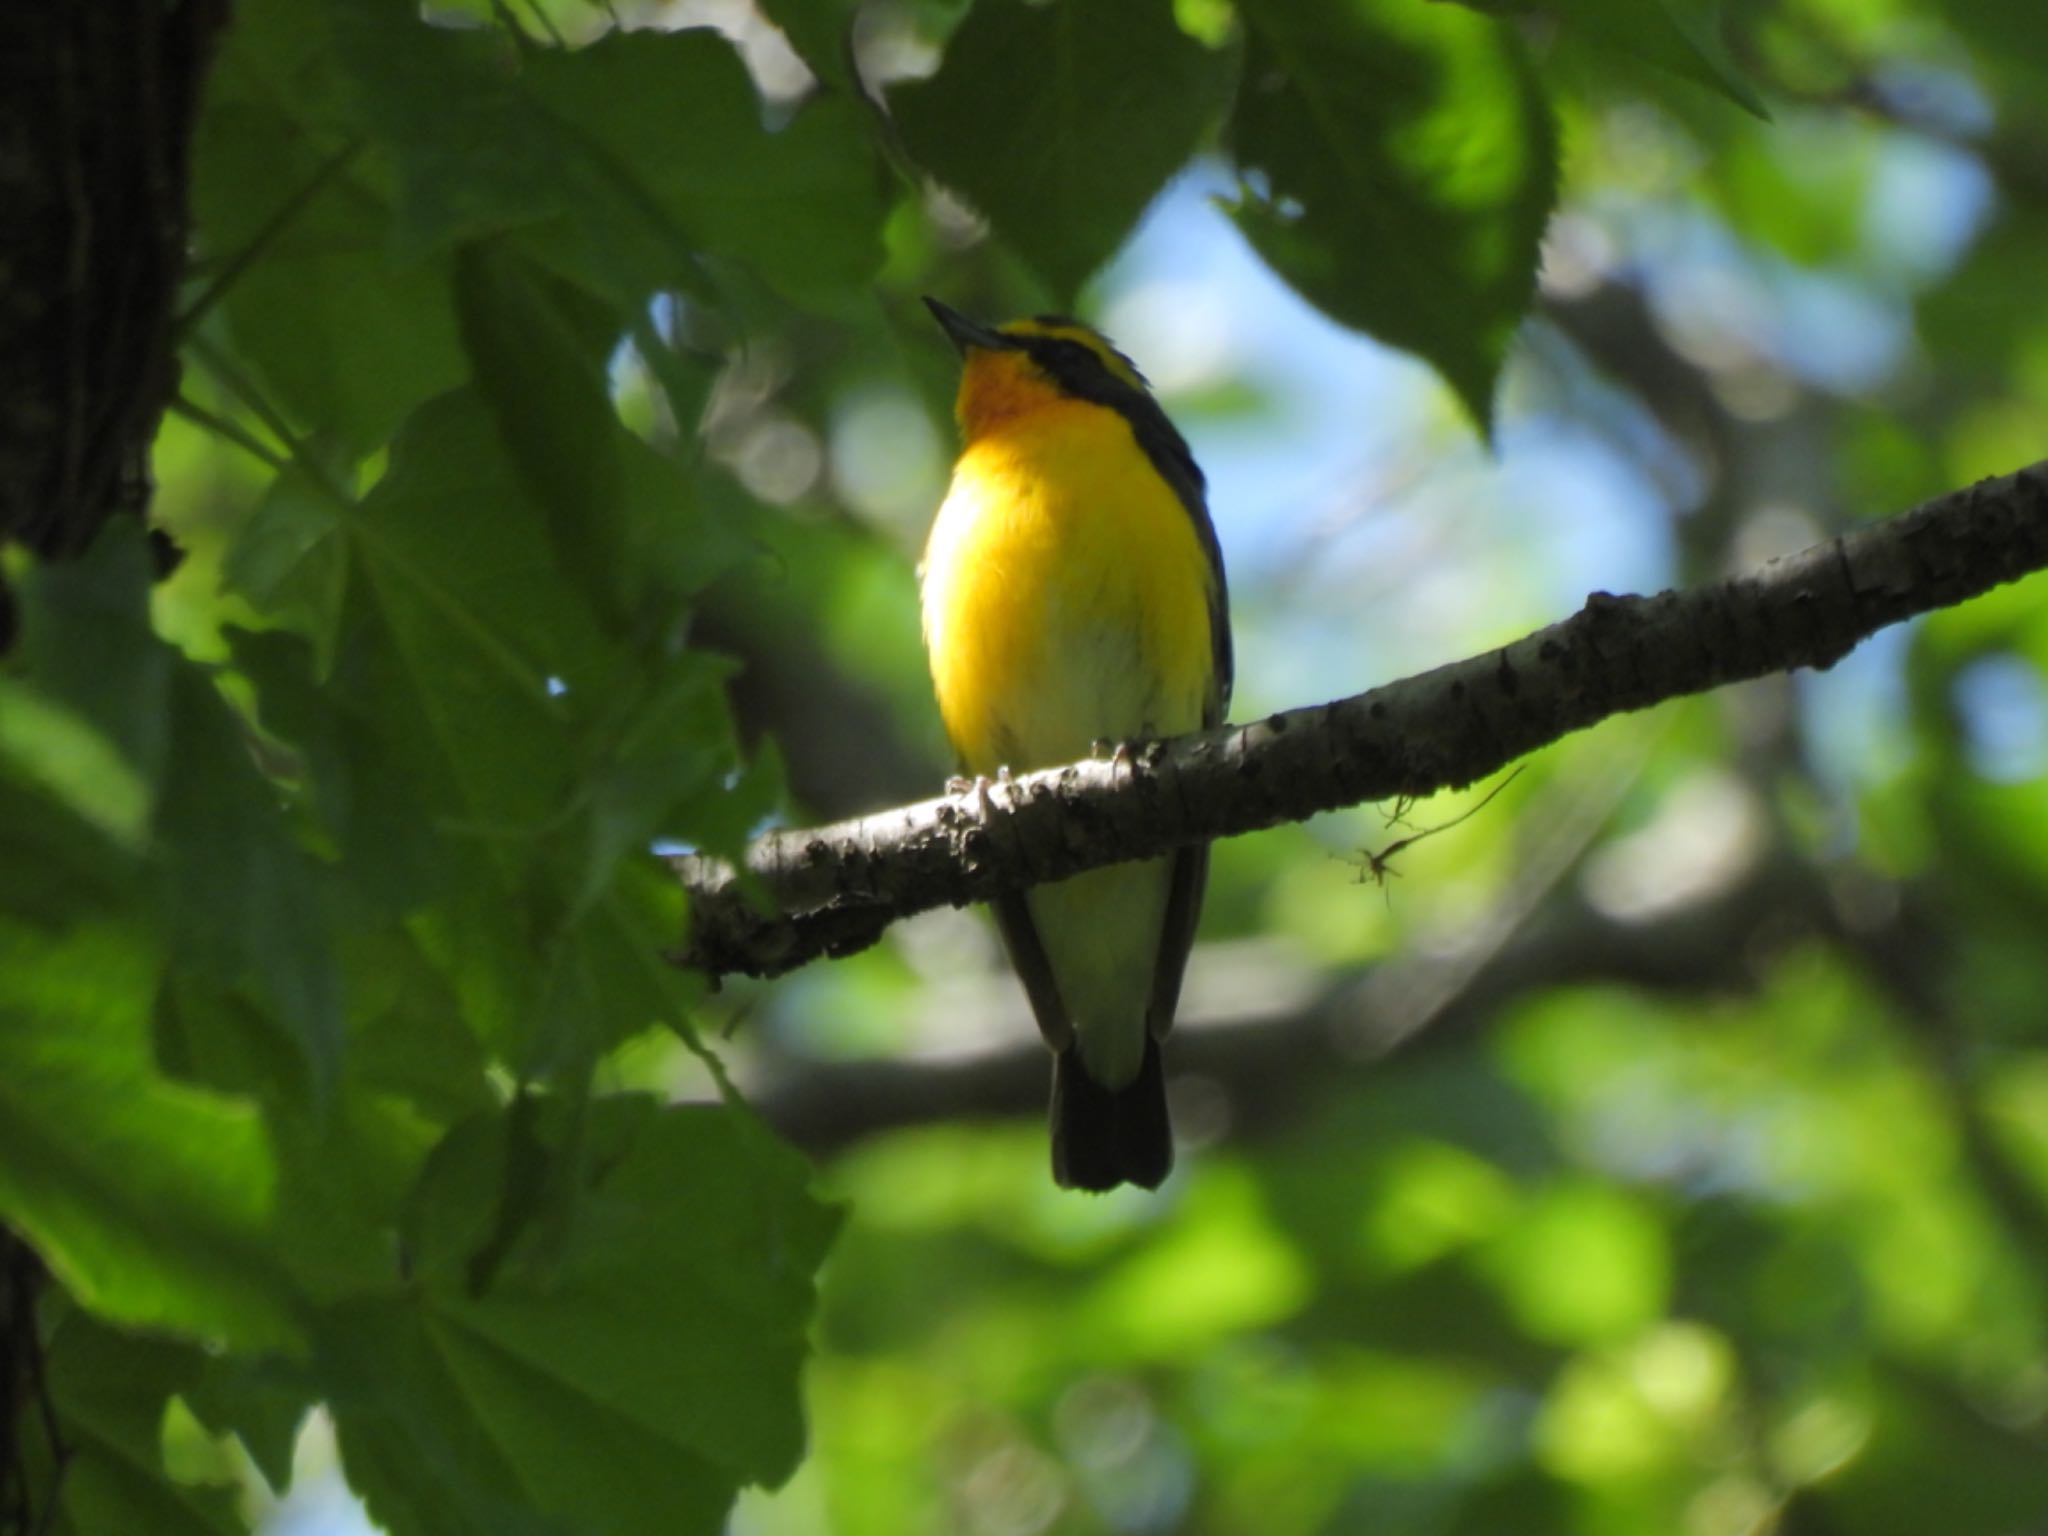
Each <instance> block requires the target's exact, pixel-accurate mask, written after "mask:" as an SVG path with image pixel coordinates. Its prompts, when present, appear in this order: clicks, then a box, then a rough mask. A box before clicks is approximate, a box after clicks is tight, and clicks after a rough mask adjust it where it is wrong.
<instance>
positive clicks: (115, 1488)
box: [22, 1308, 246, 1536]
mask: <svg viewBox="0 0 2048 1536" xmlns="http://www.w3.org/2000/svg"><path fill="white" fill-rule="evenodd" d="M45 1365H46V1368H47V1370H48V1373H49V1375H48V1380H49V1384H50V1397H51V1400H52V1402H53V1403H54V1404H55V1406H56V1409H57V1417H58V1423H59V1426H60V1432H61V1433H62V1435H63V1437H64V1444H65V1447H66V1448H67V1450H68V1451H69V1452H70V1459H69V1461H68V1462H67V1463H66V1465H65V1467H64V1470H63V1473H62V1476H61V1479H57V1480H54V1482H53V1479H52V1478H51V1476H50V1473H49V1471H48V1470H47V1468H46V1467H45V1468H44V1469H41V1470H42V1475H41V1476H39V1477H36V1478H34V1479H33V1486H36V1487H37V1488H39V1489H42V1488H50V1487H53V1486H54V1487H55V1488H56V1490H57V1491H58V1493H59V1494H60V1499H59V1503H58V1510H59V1515H60V1518H59V1520H58V1521H57V1523H56V1524H54V1525H53V1526H51V1527H50V1529H51V1530H52V1531H53V1532H71V1533H76V1536H101V1533H104V1532H114V1531H123V1532H126V1531H148V1532H149V1533H150V1536H236V1533H238V1532H241V1531H243V1530H245V1529H246V1527H245V1526H244V1525H243V1523H242V1521H241V1518H240V1516H239V1514H238V1513H237V1509H236V1505H237V1502H238V1497H237V1495H238V1490H237V1489H236V1488H235V1487H234V1486H233V1485H231V1484H226V1483H199V1484H194V1483H186V1482H179V1481H175V1480H173V1478H172V1476H171V1474H170V1472H169V1471H168V1470H167V1469H166V1467H165V1465H164V1454H163V1422H164V1414H165V1411H166V1410H167V1409H168V1408H169V1407H170V1406H171V1402H172V1399H173V1398H174V1397H175V1396H176V1395H178V1394H180V1393H182V1392H184V1391H186V1390H187V1389H189V1388H190V1387H192V1386H193V1385H194V1384H196V1383H197V1382H198V1381H199V1380H200V1379H201V1378H202V1376H203V1374H204V1372H205V1369H206V1357H205V1356H204V1355H202V1354H200V1353H199V1352H198V1351H197V1350H194V1349H190V1348H187V1347H184V1346H181V1345H176V1344H171V1343H167V1342H165V1341H163V1340H159V1339H150V1338H144V1337H140V1336H136V1335H129V1334H121V1333H116V1332H114V1331H113V1330H112V1329H110V1328H107V1327H106V1326H104V1325H103V1324H101V1323H99V1322H97V1321H96V1320H95V1319H93V1318H92V1317H90V1316H88V1315H86V1314H85V1313H84V1312H82V1311H79V1310H77V1309H75V1308H74V1309H72V1310H70V1311H68V1312H66V1313H64V1314H63V1317H62V1320H61V1321H60V1322H59V1323H58V1324H57V1326H56V1327H55V1329H54V1330H53V1331H52V1333H51V1336H50V1341H49V1345H48V1351H47V1354H46V1356H45ZM23 1422H24V1424H32V1423H36V1421H35V1420H34V1419H33V1418H32V1417H31V1416H28V1415H24V1419H23ZM40 1429H41V1427H40V1424H37V1425H36V1428H35V1429H34V1430H31V1431H30V1432H29V1433H27V1434H26V1435H24V1436H23V1441H22V1444H23V1448H24V1449H25V1450H26V1451H27V1452H28V1453H29V1454H30V1455H31V1456H33V1457H34V1458H35V1459H36V1460H37V1461H42V1460H43V1458H44V1456H45V1455H46V1454H47V1450H48V1447H47V1446H46V1445H45V1444H43V1442H42V1436H41V1432H40Z"/></svg>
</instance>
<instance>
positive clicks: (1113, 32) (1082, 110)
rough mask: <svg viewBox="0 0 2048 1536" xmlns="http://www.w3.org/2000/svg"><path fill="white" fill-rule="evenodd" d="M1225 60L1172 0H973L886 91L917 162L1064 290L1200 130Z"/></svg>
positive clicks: (1225, 77) (1107, 252) (1210, 113)
mask: <svg viewBox="0 0 2048 1536" xmlns="http://www.w3.org/2000/svg"><path fill="white" fill-rule="evenodd" d="M1137 60H1142V61H1143V64H1142V66H1139V65H1136V64H1135V63H1134V61H1137ZM1229 69H1230V60H1229V57H1228V55H1226V54H1224V53H1220V52H1217V51H1214V50H1211V49H1208V48H1205V47H1203V46H1202V45H1201V44H1200V43H1198V42H1196V41H1195V40H1194V39H1193V38H1191V37H1189V36H1188V35H1187V34H1186V33H1185V32H1183V31H1182V30H1181V29H1180V28H1179V27H1178V26H1177V25H1176V24H1175V22H1174V17H1173V6H1172V5H1171V3H1170V0H1128V3H1125V4H1121V5H1113V6H1105V5H1089V4H1086V3H1085V0H1051V3H1049V4H1043V5H1031V4H1026V3H1025V0H982V3H981V4H979V5H976V6H975V7H974V9H973V10H972V11H970V12H969V13H968V16H967V19H966V20H965V21H964V22H962V23H961V25H960V28H959V30H958V31H956V32H955V33H954V34H953V37H952V41H951V42H950V43H949V44H948V45H947V47H946V54H945V58H944V59H943V60H942V61H941V62H940V65H939V71H938V73H937V74H935V75H933V76H932V77H931V78H930V79H928V80H922V81H918V82H915V83H913V84H909V85H904V86H899V87H898V88H897V89H896V90H894V91H891V92H890V93H889V107H890V111H891V112H892V113H893V114H894V116H895V118H896V122H897V125H898V127H899V128H900V130H901V132H902V136H903V141H904V143H905V144H906V145H907V146H908V148H909V149H910V152H911V153H912V154H913V155H915V156H916V157H917V159H918V161H919V163H920V164H922V165H923V166H925V167H926V168H927V169H928V170H930V171H931V172H932V174H933V175H935V176H936V177H938V179H939V180H941V181H943V182H945V183H946V185H948V186H950V187H952V188H953V189H955V190H956V191H958V192H960V193H962V194H963V195H964V196H966V198H967V199H968V200H969V201H970V202H972V203H973V204H974V205H975V207H977V208H978V209H980V210H981V212H982V213H984V214H985V215H987V217H988V220H989V222H990V223H991V224H992V225H993V226H994V227H995V230H996V232H997V233H998V234H999V235H1001V236H1002V238H1003V239H1004V240H1005V241H1006V242H1007V243H1008V244H1010V245H1011V246H1012V247H1013V248H1015V249H1016V251H1017V252H1018V254H1020V255H1021V256H1023V257H1024V259H1025V260H1026V261H1027V262H1029V263H1030V264H1031V266H1032V267H1033V268H1034V269H1036V270H1037V272H1038V273H1039V275H1040V276H1041V277H1043V278H1044V279H1045V281H1046V282H1047V284H1048V285H1049V286H1050V287H1051V288H1052V290H1053V292H1054V294H1055V295H1056V296H1057V298H1058V300H1059V301H1060V302H1062V303H1067V302H1070V301H1071V300H1072V299H1073V296H1074V294H1075V292H1076V290H1078V289H1079V288H1080V286H1081V283H1082V282H1083V280H1084V279H1086V278H1087V276H1088V275H1089V273H1091V272H1093V271H1094V270H1095V269H1096V268H1097V267H1099V266H1101V265H1102V263H1103V262H1105V261H1107V260H1108V259H1109V257H1110V256H1111V255H1112V254H1113V253H1114V252H1115V250H1116V248H1117V247H1118V246H1119V245H1121V244H1122V243H1123V240H1124V237H1125V236H1126V235H1128V234H1129V233H1130V231H1131V228H1132V226H1133V225H1135V224H1136V223H1137V221H1138V216H1139V215H1140V214H1142V213H1143V212H1144V211H1145V206H1146V204H1148V203H1150V202H1151V201H1152V199H1153V197H1154V196H1155V195H1156V194H1157V193H1158V191H1159V189H1160V188H1161V187H1163V186H1164V185H1165V184H1166V181H1167V178H1168V177H1170V176H1171V175H1172V174H1173V173H1174V172H1175V171H1177V170H1178V169H1180V167H1181V166H1182V165H1183V164H1185V163H1186V161H1187V159H1188V157H1189V156H1190V155H1192V154H1193V153H1194V152H1195V150H1196V149H1197V147H1198V146H1199V145H1200V143H1201V139H1202V135H1203V133H1204V132H1205V131H1206V130H1207V129H1208V127H1209V126H1210V124H1211V123H1212V122H1213V121H1214V120H1215V118H1216V115H1217V113H1218V111H1219V110H1220V109H1221V107H1222V105H1223V100H1224V92H1225V90H1226V88H1227V85H1228V81H1229Z"/></svg>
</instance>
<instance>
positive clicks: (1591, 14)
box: [1543, 0, 1771, 122]
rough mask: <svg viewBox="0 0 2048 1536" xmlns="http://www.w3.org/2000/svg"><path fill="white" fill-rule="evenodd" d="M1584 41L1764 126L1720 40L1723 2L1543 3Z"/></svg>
mask: <svg viewBox="0 0 2048 1536" xmlns="http://www.w3.org/2000/svg"><path fill="white" fill-rule="evenodd" d="M1543 9H1546V10H1548V11H1550V12H1551V13H1553V14H1554V15H1555V16H1556V17H1557V18H1558V20H1559V21H1561V22H1563V23H1564V25H1565V26H1567V27H1569V28H1571V29H1572V30H1573V32H1574V33H1575V34H1576V35H1578V36H1579V37H1581V38H1583V39H1584V40H1585V41H1586V42H1588V43H1592V44H1594V45H1596V46H1599V47H1602V48H1615V49H1619V50H1621V51H1622V52H1624V53H1629V54H1633V55H1634V56H1635V57H1637V58H1639V59H1642V60H1644V61H1645V62H1647V63H1650V64H1654V65H1656V66H1657V67H1658V68H1659V69H1663V70H1668V71H1670V72H1671V73H1672V74H1674V75H1677V76H1679V77H1680V78H1681V79H1685V80H1690V81H1691V82H1692V83H1693V84H1695V85H1698V86H1703V87H1705V88H1706V89H1707V90H1710V91H1713V92H1714V93H1716V94H1717V95H1720V96H1723V97H1726V98H1727V99H1728V100H1729V101H1732V102H1734V103H1735V104H1736V105H1737V106H1738V107H1741V108H1742V109H1743V111H1745V112H1748V113H1750V114H1752V115H1753V116H1756V117H1759V118H1761V119H1763V120H1764V121H1765V122H1769V121H1770V118H1771V114H1770V111H1769V110H1768V109H1767V108H1766V107H1765V106H1764V101H1763V98H1762V97H1761V96H1759V95H1758V94H1757V90H1756V83H1755V82H1754V81H1752V80H1751V79H1750V77H1749V74H1748V72H1747V71H1745V70H1744V69H1743V68H1742V66H1741V65H1739V64H1737V63H1736V62H1735V60H1734V58H1733V56H1731V55H1730V54H1729V52H1728V47H1727V44H1725V43H1724V42H1722V41H1721V11H1722V0H1548V3H1547V4H1546V5H1545V6H1544V7H1543Z"/></svg>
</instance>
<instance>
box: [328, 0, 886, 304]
mask: <svg viewBox="0 0 2048 1536" xmlns="http://www.w3.org/2000/svg"><path fill="white" fill-rule="evenodd" d="M332 16H333V24H334V29H335V36H336V39H337V43H338V46H339V48H340V51H341V56H342V59H343V62H344V65H345V68H346V69H347V71H348V73H349V75H350V77H351V78H352V80H353V81H354V83H355V88H356V99H357V104H358V105H357V110H358V122H359V124H360V127H361V129H362V131H363V132H364V133H365V134H368V135H371V136H373V137H375V138H377V139H378V140H379V141H380V142H381V143H382V144H384V146H385V147H386V148H387V150H388V151H389V153H390V154H391V155H392V157H393V159H394V161H395V162H396V166H397V170H398V180H399V189H400V190H399V213H398V240H399V246H400V249H401V251H403V252H408V253H415V254H422V253H426V252H430V251H435V250H439V249H442V248H444V247H446V246H448V245H451V244H454V243H458V242H460V241H463V240H466V239H472V238H475V237H478V236H481V235H486V234H491V233H495V232H501V231H510V230H515V229H516V230H520V231H522V238H523V239H524V240H525V241H526V242H527V243H528V245H529V248H530V249H532V250H534V251H535V252H536V253H537V254H539V255H541V256H542V257H543V259H545V260H547V261H548V262H549V263H550V264H551V265H554V266H556V267H557V268H558V269H560V270H562V271H564V272H569V273H574V274H576V275H577V277H578V278H579V280H581V281H583V282H585V283H587V284H589V285H590V286H592V287H593V288H594V289H595V290H596V291H598V292H601V293H604V294H605V295H607V296H608V297H610V298H611V299H612V300H613V301H614V302H616V303H618V304H620V305H621V306H630V305H634V304H637V303H638V302H640V301H642V300H644V298H645V297H646V296H647V295H648V294H650V293H652V292H655V291H658V290H663V289H678V290H682V291H684V292H688V293H692V294H696V295H698V296H700V297H706V298H709V297H712V296H714V295H715V294H716V293H717V292H718V291H719V284H718V283H717V282H715V281H714V276H713V274H712V273H711V272H710V271H709V269H707V267H706V266H705V264H704V260H703V258H705V257H707V256H708V257H715V258H721V259H724V260H729V261H732V262H735V263H737V264H738V265H739V266H740V267H741V268H743V269H745V270H748V271H751V272H753V273H755V274H757V275H758V276H760V277H762V278H765V279H766V280H767V281H768V282H769V283H770V284H771V285H772V286H774V287H775V288H777V289H778V290H780V291H781V292H782V293H784V294H786V295H788V296H789V297H792V298H795V299H798V300H800V301H802V302H805V303H809V304H814V305H823V306H827V307H840V308H843V307H847V306H850V305H852V304H854V303H856V302H859V301H861V300H862V299H864V297H865V294H866V287H867V283H868V280H869V279H870V278H871V277H872V276H873V274H874V272H875V270H876V268H877V267H878V266H879V265H880V263H881V239H880V227H881V214H882V200H881V191H880V169H879V165H878V163H877V161H876V159H875V155H874V151H873V150H872V149H871V148H870V147H869V142H868V135H867V132H866V127H867V125H866V123H865V121H864V119H863V117H862V115H861V113H862V110H863V109H861V108H860V107H858V106H857V105H856V104H854V103H853V102H851V101H848V100H844V99H838V100H829V101H819V102H815V103H813V104H811V105H810V106H808V107H806V108H805V109H804V110H802V111H800V112H799V113H798V114H797V117H796V119H795V120H794V121H793V122H792V123H790V124H789V125H788V126H786V127H785V128H783V129H782V130H781V131H779V132H775V133H771V132H769V131H768V130H767V129H765V128H763V127H762V125H761V102H760V98H759V96H758V95H757V93H756V92H755V90H754V87H753V83H752V81H751V79H750V78H749V76H748V74H747V72H746V68H745V66H744V65H743V64H742V63H741V61H740V59H739V56H738V55H737V54H736V53H735V52H734V51H733V49H732V46H731V44H729V43H728V42H726V41H725V40H724V39H723V38H721V37H719V36H717V35H716V34H715V33H711V32H708V31H693V32H660V31H652V30H649V31H636V32H612V33H608V34H606V35H605V36H603V37H601V38H599V39H598V40H597V41H596V42H594V43H592V44H590V45H589V46H588V47H584V48H579V49H575V50H566V49H560V48H532V49H527V50H524V51H515V50H514V49H513V47H512V45H511V44H510V43H509V42H508V41H507V40H506V39H505V38H504V37H503V36H502V35H501V34H497V33H493V32H481V31H479V32H458V31H456V30H454V29H450V28H444V27H433V26H427V25H424V24H422V23H421V22H420V21H419V19H418V18H417V15H416V14H415V13H414V12H413V11H412V10H411V8H409V7H406V6H403V5H399V4H396V3H391V0H381V3H374V4H371V3H360V0H348V3H341V0H336V4H335V5H334V7H333V10H332Z"/></svg>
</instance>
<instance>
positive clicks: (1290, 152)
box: [1230, 0, 1557, 430]
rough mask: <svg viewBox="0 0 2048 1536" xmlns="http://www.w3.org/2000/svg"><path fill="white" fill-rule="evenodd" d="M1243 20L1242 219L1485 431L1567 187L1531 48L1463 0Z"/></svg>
mask: <svg viewBox="0 0 2048 1536" xmlns="http://www.w3.org/2000/svg"><path fill="white" fill-rule="evenodd" d="M1244 17H1245V24H1246V29H1247V33H1248V43H1247V48H1246V56H1245V68H1244V78H1243V81H1242V83H1241V85H1240V87H1239V90H1238V98H1237V108H1236V113H1235V116H1234V117H1233V119H1232V124H1231V134H1230V147H1231V152H1232V154H1233V156H1234V157H1235V159H1236V162H1237V167H1238V170H1239V172H1240V173H1241V174H1242V175H1243V176H1245V177H1246V178H1247V184H1246V186H1245V187H1244V189H1243V191H1242V192H1241V194H1240V195H1239V197H1238V199H1237V201H1236V203H1235V204H1234V205H1233V206H1232V207H1231V209H1230V213H1231V217H1232V218H1234V219H1235V220H1236V221H1237V226H1238V228H1239V229H1241V230H1243V231H1244V234H1245V236H1246V238H1247V239H1249V240H1250V241H1251V242H1252V244H1253V245H1254V246H1255V247H1256V248H1257V249H1258V251H1259V254H1260V255H1261V256H1263V257H1264V258H1265V259H1266V261H1267V262H1268V263H1269V264H1271V266H1272V267H1273V269H1274V270H1275V271H1277V272H1278V273H1279V274H1280V275H1281V276H1282V277H1284V278H1285V279H1286V280H1287V281H1288V282H1289V283H1290V284H1292V285H1293V286H1294V288H1295V289H1296V290H1297V291H1299V292H1300V293H1301V294H1302V296H1303V297H1304V298H1307V299H1308V300H1309V301H1310V302H1312V303H1314V304H1315V305H1316V306H1317V307H1318V308H1320V309H1322V310H1323V311H1324V312H1325V313H1326V314H1328V315H1330V316H1331V317H1332V318H1333V319H1337V320H1341V321H1342V322H1343V323H1345V324H1346V325H1350V326H1354V327H1356V328H1357V329H1359V330H1362V331H1365V332H1367V333H1369V334H1371V335H1373V336H1376V337H1378V338H1379V339H1380V340H1382V341H1385V342H1388V343H1389V344H1391V345H1393V346H1397V347H1401V348H1403V349H1404V350H1407V351H1410V352H1414V353H1416V354H1417V355H1419V356H1420V357H1422V358H1424V359H1425V360H1426V361H1427V362H1429V363H1430V364H1431V365H1432V366H1433V367H1434V368H1435V369H1436V370H1437V371H1438V372H1439V373H1441V374H1442V375H1443V376H1444V378H1445V380H1446V381H1448V382H1449V384H1450V385H1451V387H1452V388H1453V389H1454V390H1456V391H1457V393H1458V396H1459V398H1460V399H1461V400H1463V402H1464V404H1465V407H1466V409H1467V410H1468V411H1469V412H1470V413H1471V415H1472V418H1473V420H1474V421H1475V422H1477V423H1478V424H1479V425H1480V427H1481V428H1482V430H1490V427H1491V422H1492V416H1493V386H1494V381H1495V379H1496V378H1497V377H1498V375H1499V372H1500V367H1501V363H1502V361H1503V359H1504V358H1505V357H1506V355H1507V349H1508V344H1509V342H1510V341H1511V340H1512V339H1513V336H1514V331H1515V327H1516V325H1517V323H1518V322H1519V321H1520V319H1521V316H1522V312H1523V310H1524V309H1526V308H1527V306H1528V303H1529V299H1530V296H1531V294H1532V293H1533V292H1534V290H1535V282H1536V259H1537V242H1538V240H1539V238H1540V237H1541V235H1542V233H1543V226H1544V223H1545V221H1546V220H1547V218H1548V217H1549V213H1550V208H1551V204H1552V203H1553V201H1554V200H1555V198H1556V195H1557V144H1556V135H1555V130H1554V128H1553V126H1552V123H1551V120H1550V113H1549V109H1548V107H1547V105H1546V104H1545V103H1544V101H1543V99H1542V96H1541V94H1540V93H1539V91H1538V89H1537V87H1536V83H1535V80H1534V78H1533V76H1532V75H1531V73H1530V70H1529V66H1528V63H1527V60H1526V59H1525V58H1524V56H1523V53H1522V50H1521V48H1520V47H1519V46H1518V44H1517V43H1516V41H1515V39H1514V37H1513V36H1512V34H1510V33H1509V32H1508V31H1507V30H1506V29H1504V28H1502V27H1500V26H1498V25H1496V24H1495V23H1493V22H1491V21H1488V20H1486V19H1485V18H1483V17H1480V16H1475V15H1473V14H1472V13H1470V12H1469V11H1465V10H1461V9H1460V8H1458V7H1457V6H1452V5H1414V4H1409V3H1407V0H1345V3H1343V4H1341V5H1324V4H1321V3H1311V0H1272V3H1269V4H1261V5H1259V6H1255V7H1253V8H1251V9H1249V10H1247V11H1246V12H1245V13H1244Z"/></svg>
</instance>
